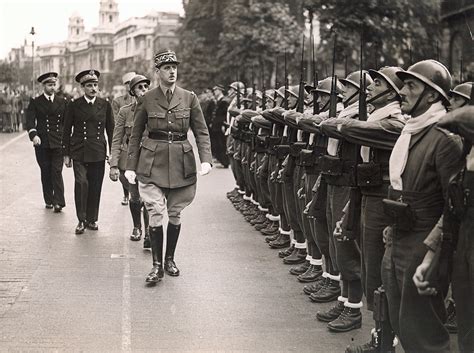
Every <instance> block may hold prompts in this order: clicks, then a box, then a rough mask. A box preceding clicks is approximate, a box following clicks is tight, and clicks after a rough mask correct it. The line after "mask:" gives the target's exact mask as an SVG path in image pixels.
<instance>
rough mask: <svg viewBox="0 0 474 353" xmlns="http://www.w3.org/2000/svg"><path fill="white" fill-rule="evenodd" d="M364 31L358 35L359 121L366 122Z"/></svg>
mask: <svg viewBox="0 0 474 353" xmlns="http://www.w3.org/2000/svg"><path fill="white" fill-rule="evenodd" d="M363 67H364V31H362V32H361V34H360V83H359V86H360V90H359V120H361V121H367V93H366V92H365V89H366V87H365V86H366V77H365V75H366V73H365V72H364V69H363Z"/></svg>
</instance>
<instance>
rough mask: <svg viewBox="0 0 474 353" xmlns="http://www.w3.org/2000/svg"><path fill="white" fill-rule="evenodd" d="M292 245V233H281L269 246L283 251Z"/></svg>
mask: <svg viewBox="0 0 474 353" xmlns="http://www.w3.org/2000/svg"><path fill="white" fill-rule="evenodd" d="M290 243H291V240H290V232H289V231H283V230H282V231H280V236H279V237H278V238H277V239H275V240H274V241H271V242H269V243H268V246H269V247H270V248H272V249H283V248H286V247H287V246H289V245H290Z"/></svg>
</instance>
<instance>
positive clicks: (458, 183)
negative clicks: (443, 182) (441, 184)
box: [448, 168, 470, 220]
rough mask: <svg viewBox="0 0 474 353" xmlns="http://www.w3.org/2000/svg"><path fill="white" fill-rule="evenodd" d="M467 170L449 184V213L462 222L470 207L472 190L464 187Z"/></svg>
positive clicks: (453, 178)
mask: <svg viewBox="0 0 474 353" xmlns="http://www.w3.org/2000/svg"><path fill="white" fill-rule="evenodd" d="M464 173H465V169H464V168H463V169H462V170H461V171H459V172H458V173H456V174H455V175H453V176H452V177H451V179H450V180H449V184H448V208H449V211H450V212H451V213H452V214H453V215H455V216H456V217H457V218H458V219H459V220H461V219H462V218H463V216H464V214H465V212H466V209H467V206H468V198H469V195H470V189H467V188H465V187H464V185H463V179H464Z"/></svg>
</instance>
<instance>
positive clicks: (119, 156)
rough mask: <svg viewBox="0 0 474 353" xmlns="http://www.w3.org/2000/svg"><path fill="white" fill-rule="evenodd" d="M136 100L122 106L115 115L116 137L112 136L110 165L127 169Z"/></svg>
mask: <svg viewBox="0 0 474 353" xmlns="http://www.w3.org/2000/svg"><path fill="white" fill-rule="evenodd" d="M136 106H137V104H136V102H133V103H130V104H128V105H126V106H123V107H122V108H120V110H119V112H118V114H117V116H116V117H115V127H114V137H113V138H112V151H111V158H110V166H111V167H118V168H119V169H121V170H125V168H126V167H127V149H128V141H129V139H130V135H131V134H132V127H133V117H134V114H135V108H136Z"/></svg>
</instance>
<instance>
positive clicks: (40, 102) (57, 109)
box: [26, 94, 67, 207]
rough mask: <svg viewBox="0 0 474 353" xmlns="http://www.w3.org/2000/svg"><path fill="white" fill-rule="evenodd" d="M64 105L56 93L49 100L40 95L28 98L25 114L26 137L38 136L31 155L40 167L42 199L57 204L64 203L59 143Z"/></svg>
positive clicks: (61, 159) (64, 100)
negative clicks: (39, 141)
mask: <svg viewBox="0 0 474 353" xmlns="http://www.w3.org/2000/svg"><path fill="white" fill-rule="evenodd" d="M66 106H67V101H66V99H64V98H60V97H58V96H57V95H56V96H54V97H53V98H52V102H51V101H49V100H48V99H47V98H46V96H45V95H44V94H42V95H40V96H38V97H36V98H35V99H32V100H31V101H30V104H29V106H28V109H27V116H26V129H27V130H28V135H29V137H30V140H33V138H34V137H35V136H39V138H40V139H41V145H39V146H35V154H36V161H37V162H38V165H39V166H40V169H41V184H42V186H43V198H44V202H45V204H48V205H53V204H54V205H59V206H61V207H64V206H66V202H65V200H64V183H63V176H62V170H63V154H62V145H61V137H62V133H63V121H64V114H65V111H66Z"/></svg>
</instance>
